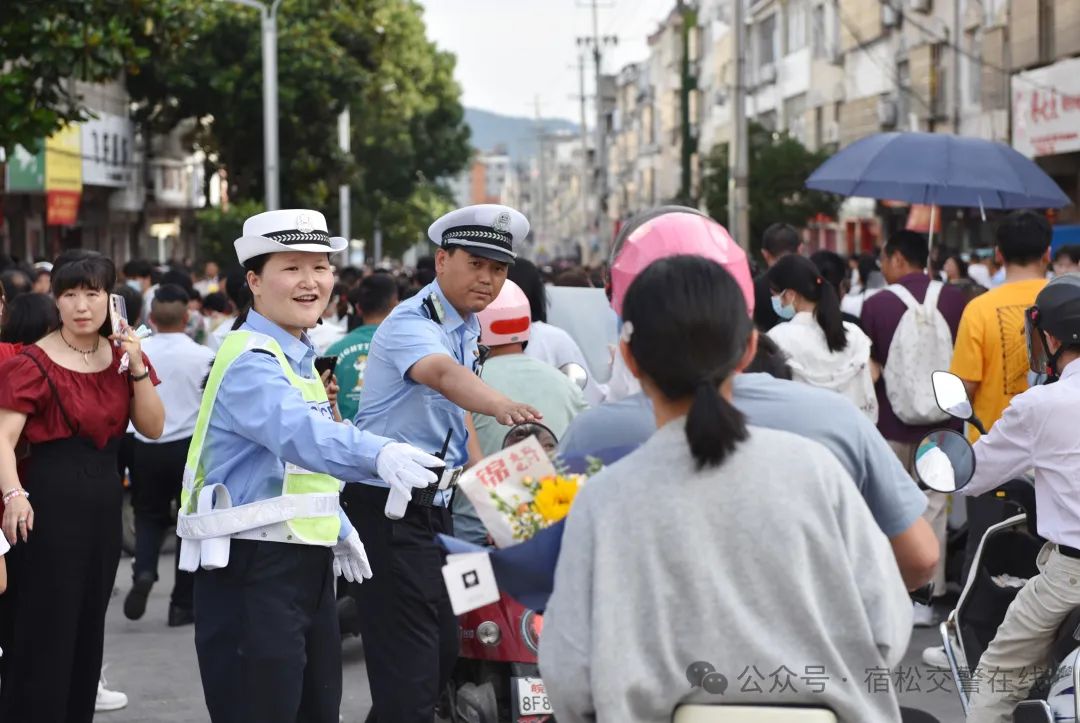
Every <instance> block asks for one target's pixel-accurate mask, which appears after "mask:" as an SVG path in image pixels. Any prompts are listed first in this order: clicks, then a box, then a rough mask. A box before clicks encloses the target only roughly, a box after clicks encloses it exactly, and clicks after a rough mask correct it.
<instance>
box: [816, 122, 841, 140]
mask: <svg viewBox="0 0 1080 723" xmlns="http://www.w3.org/2000/svg"><path fill="white" fill-rule="evenodd" d="M821 135H822V138H823V140H824V141H825V142H826V143H839V142H840V124H839V123H836V122H829V123H826V124H825V132H824V133H822V134H821Z"/></svg>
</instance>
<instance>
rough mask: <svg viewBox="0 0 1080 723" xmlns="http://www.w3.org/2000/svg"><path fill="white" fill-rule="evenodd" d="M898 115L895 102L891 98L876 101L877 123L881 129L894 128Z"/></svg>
mask: <svg viewBox="0 0 1080 723" xmlns="http://www.w3.org/2000/svg"><path fill="white" fill-rule="evenodd" d="M898 114H899V111H898V109H897V107H896V101H895V100H893V99H892V98H882V99H881V100H879V101H878V106H877V115H878V123H880V124H881V127H882V128H895V127H896V121H897V117H898Z"/></svg>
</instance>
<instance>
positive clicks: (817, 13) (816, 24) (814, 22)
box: [810, 5, 829, 58]
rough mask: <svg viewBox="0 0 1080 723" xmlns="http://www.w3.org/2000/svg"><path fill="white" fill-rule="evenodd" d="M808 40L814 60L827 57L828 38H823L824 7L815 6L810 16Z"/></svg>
mask: <svg viewBox="0 0 1080 723" xmlns="http://www.w3.org/2000/svg"><path fill="white" fill-rule="evenodd" d="M810 40H811V43H812V44H813V51H814V57H815V58H824V57H827V56H828V45H829V43H828V38H826V36H825V6H824V5H815V6H814V10H813V12H812V13H811V15H810Z"/></svg>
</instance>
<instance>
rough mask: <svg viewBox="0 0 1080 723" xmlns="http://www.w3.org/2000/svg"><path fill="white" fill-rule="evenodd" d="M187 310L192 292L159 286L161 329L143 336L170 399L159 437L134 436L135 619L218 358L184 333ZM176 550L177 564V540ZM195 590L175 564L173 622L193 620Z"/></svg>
mask: <svg viewBox="0 0 1080 723" xmlns="http://www.w3.org/2000/svg"><path fill="white" fill-rule="evenodd" d="M188 313H189V312H188V293H187V291H185V290H184V289H183V288H182V287H180V286H176V285H175V284H163V285H161V286H159V287H158V289H157V292H156V294H155V296H154V300H153V302H152V303H151V307H150V319H151V321H153V323H154V326H155V328H156V329H157V330H158V331H157V334H156V335H154V336H152V337H150V338H149V339H147V340H146V341H145V342H143V351H144V352H146V355H147V356H148V357H149V358H150V359H151V360H153V364H154V368H155V369H156V370H157V373H158V376H159V377H160V378H161V385H160V386H159V387H158V394H159V395H160V396H161V401H162V402H163V403H164V405H165V430H164V432H163V433H162V435H161V438H160V439H157V440H150V439H147V438H146V437H143V436H142V435H140V434H138V433H136V434H135V453H134V461H133V463H132V467H131V482H132V504H133V506H134V508H135V563H134V566H133V568H134V569H133V577H134V581H133V583H132V587H131V592H129V593H128V596H127V598H126V599H125V601H124V615H126V616H127V617H128V619H130V620H138V619H139V618H141V617H142V616H143V613H145V612H146V600H147V597H148V596H149V594H150V588H152V587H153V585H154V583H155V582H156V581H157V568H158V553H159V551H160V549H161V540H162V537H163V536H164V534H165V531H166V530H167V529H168V528H169V525H170V524H171V517H172V502H173V500H178V499H179V497H180V489H181V487H182V486H183V478H184V463H185V461H186V458H187V450H188V445H189V444H190V442H191V436H192V434H193V433H194V431H195V420H196V419H197V418H198V415H199V404H200V402H201V400H202V380H203V378H204V377H205V376H206V375H207V373H208V372H209V371H210V364H211V363H212V362H213V359H214V352H212V351H210V350H209V349H207V348H206V347H205V346H202V345H200V344H197V343H195V342H194V341H192V340H191V338H190V337H189V336H187V334H185V333H184V329H185V328H186V326H187V323H188ZM176 550H177V562H179V550H180V544H179V541H178V542H177V545H176ZM192 590H193V577H192V575H191V573H187V572H181V571H180V570H177V571H176V582H175V584H174V585H173V591H172V599H171V602H170V604H169V625H170V626H172V627H176V626H179V625H186V624H188V623H191V622H193V621H194V617H193V615H192Z"/></svg>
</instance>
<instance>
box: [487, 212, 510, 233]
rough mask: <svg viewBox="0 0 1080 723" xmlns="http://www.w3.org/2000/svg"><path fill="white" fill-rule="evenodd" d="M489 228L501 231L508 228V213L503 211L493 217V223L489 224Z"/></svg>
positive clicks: (503, 231)
mask: <svg viewBox="0 0 1080 723" xmlns="http://www.w3.org/2000/svg"><path fill="white" fill-rule="evenodd" d="M491 228H492V229H494V230H495V231H499V232H501V233H506V232H507V231H509V230H510V214H509V213H507V212H506V211H503V212H502V213H500V214H499V215H498V216H496V217H495V223H493V224H491Z"/></svg>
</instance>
